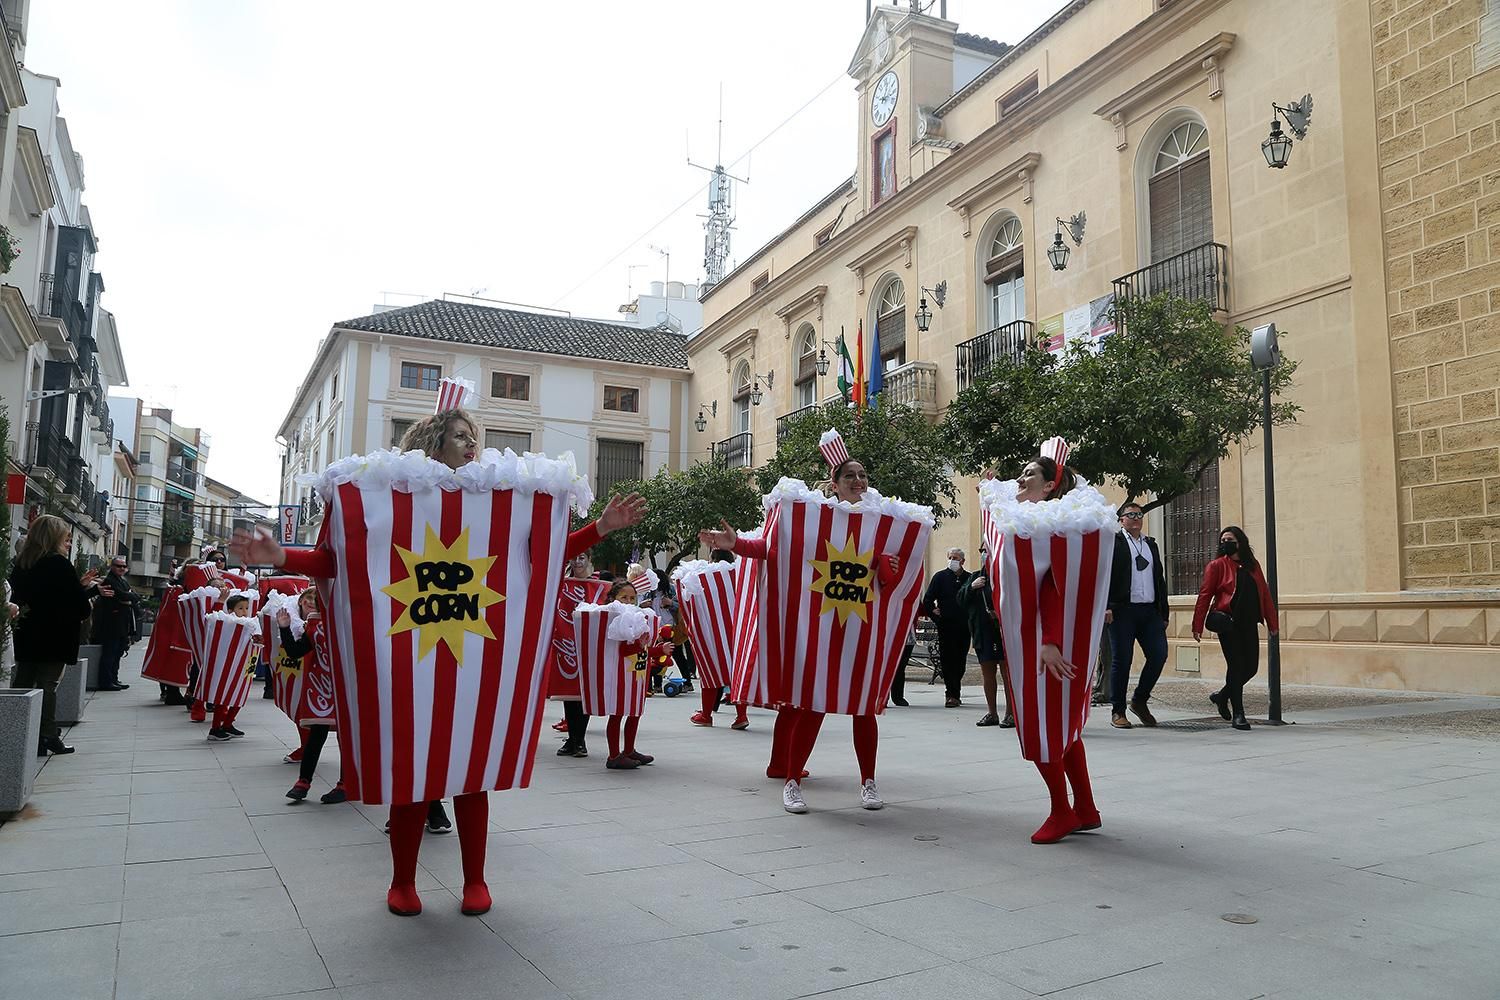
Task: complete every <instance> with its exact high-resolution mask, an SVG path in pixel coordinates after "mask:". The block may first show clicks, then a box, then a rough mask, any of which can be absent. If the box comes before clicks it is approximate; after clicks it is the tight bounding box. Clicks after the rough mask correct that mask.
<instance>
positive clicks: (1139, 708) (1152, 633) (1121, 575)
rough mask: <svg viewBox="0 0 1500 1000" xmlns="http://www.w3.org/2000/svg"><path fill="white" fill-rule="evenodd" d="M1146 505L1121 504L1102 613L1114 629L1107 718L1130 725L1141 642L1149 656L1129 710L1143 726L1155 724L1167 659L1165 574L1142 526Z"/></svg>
mask: <svg viewBox="0 0 1500 1000" xmlns="http://www.w3.org/2000/svg"><path fill="white" fill-rule="evenodd" d="M1144 522H1145V511H1144V510H1143V509H1142V507H1141V505H1140V504H1138V503H1127V504H1125V505H1124V506H1123V507H1121V508H1120V526H1121V527H1122V528H1124V529H1125V530H1124V531H1122V532H1120V533H1119V534H1118V535H1116V536H1115V557H1114V563H1113V564H1112V565H1111V567H1110V573H1109V609H1108V610H1107V611H1106V612H1105V613H1104V621H1105V624H1106V625H1108V626H1109V630H1110V647H1111V650H1112V652H1113V654H1114V659H1113V661H1112V662H1111V663H1110V667H1109V675H1110V676H1109V689H1110V714H1109V724H1110V725H1112V726H1114V727H1115V728H1116V729H1129V728H1130V719H1129V718H1127V717H1126V715H1125V693H1126V692H1127V691H1128V690H1129V688H1130V666H1131V662H1132V661H1133V660H1134V659H1135V646H1136V643H1140V646H1141V652H1142V653H1143V654H1145V657H1146V662H1145V663H1144V664H1143V665H1142V667H1141V679H1140V680H1139V681H1138V682H1137V683H1136V686H1135V697H1133V698H1131V699H1130V710H1131V711H1132V712H1134V713H1135V715H1136V718H1138V719H1140V720H1141V725H1143V726H1147V727H1150V726H1154V725H1156V717H1155V716H1154V715H1152V714H1151V707H1150V705H1149V704H1148V702H1150V700H1151V691H1152V689H1153V688H1154V687H1156V681H1157V678H1159V677H1160V676H1161V668H1162V666H1163V665H1164V664H1165V663H1166V662H1167V619H1168V617H1169V616H1170V612H1169V611H1168V608H1167V577H1166V574H1165V572H1164V571H1163V570H1162V562H1161V550H1160V549H1158V548H1157V546H1156V539H1154V538H1152V537H1151V536H1150V535H1147V534H1145V533H1143V532H1142V530H1141V529H1142V526H1143V525H1144Z"/></svg>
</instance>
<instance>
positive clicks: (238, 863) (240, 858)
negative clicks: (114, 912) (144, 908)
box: [124, 851, 276, 899]
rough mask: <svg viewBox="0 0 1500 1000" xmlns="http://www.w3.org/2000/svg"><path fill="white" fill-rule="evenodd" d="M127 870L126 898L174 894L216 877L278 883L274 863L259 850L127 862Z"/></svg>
mask: <svg viewBox="0 0 1500 1000" xmlns="http://www.w3.org/2000/svg"><path fill="white" fill-rule="evenodd" d="M124 872H125V898H126V899H140V898H145V897H148V896H159V895H171V894H173V893H176V892H180V891H182V890H183V888H184V887H189V886H194V885H198V884H200V883H203V882H205V881H206V880H212V879H213V878H214V877H216V876H226V877H227V876H233V878H225V879H224V881H225V882H226V883H228V884H231V885H236V886H241V885H262V884H271V883H270V882H266V881H265V879H267V878H269V879H271V880H272V881H273V882H274V880H275V877H276V870H275V869H274V868H272V867H271V862H270V861H268V860H267V859H266V856H265V855H264V854H262V853H260V852H258V851H257V852H255V853H253V854H232V855H226V856H223V857H217V858H190V859H188V860H186V861H151V862H145V863H142V864H133V865H126V866H125V867H124Z"/></svg>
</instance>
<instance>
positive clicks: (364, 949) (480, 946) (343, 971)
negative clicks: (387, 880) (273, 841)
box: [304, 886, 527, 995]
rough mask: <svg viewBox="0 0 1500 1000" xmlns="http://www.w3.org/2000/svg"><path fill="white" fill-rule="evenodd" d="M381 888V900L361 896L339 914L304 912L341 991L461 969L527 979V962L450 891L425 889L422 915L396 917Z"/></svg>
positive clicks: (480, 974) (477, 976)
mask: <svg viewBox="0 0 1500 1000" xmlns="http://www.w3.org/2000/svg"><path fill="white" fill-rule="evenodd" d="M381 889H382V891H381V893H380V894H379V898H378V904H377V902H376V899H374V898H372V899H371V900H370V901H369V904H368V905H367V904H366V903H365V902H364V900H363V899H360V900H358V901H357V902H358V905H348V906H346V907H345V908H344V910H343V912H340V913H336V914H334V913H330V914H321V915H318V916H316V917H315V918H314V917H310V916H304V923H305V926H306V933H307V934H309V935H311V938H312V942H313V943H314V944H315V945H316V947H317V954H319V955H321V956H322V960H323V962H324V963H326V966H327V970H328V975H329V976H331V977H332V979H333V984H334V985H336V986H338V987H339V988H340V989H341V990H342V989H343V988H344V987H346V986H352V985H356V984H360V983H380V982H390V981H406V982H410V981H411V980H412V979H413V978H414V977H420V976H421V974H422V973H423V972H424V971H426V970H429V969H431V970H435V971H451V970H453V969H455V968H462V969H464V970H466V971H467V972H469V974H470V975H472V976H473V977H474V978H475V979H476V980H478V981H485V980H487V979H488V978H489V977H490V976H492V975H495V976H499V977H503V976H506V975H518V976H521V977H524V975H525V972H524V969H525V968H526V967H527V963H526V960H525V959H523V958H521V956H520V955H518V954H516V952H515V950H514V949H512V948H511V947H510V945H508V944H507V943H506V942H505V941H504V940H503V939H502V938H501V937H500V936H499V935H497V934H496V933H495V932H494V931H492V930H491V929H490V928H489V927H488V926H487V925H486V924H485V923H484V921H482V920H478V919H475V918H474V917H466V916H464V915H462V914H461V913H459V912H458V899H457V898H455V897H454V896H453V895H452V894H450V893H448V892H445V891H442V890H433V891H431V892H427V893H423V894H422V913H421V914H420V915H419V916H415V917H398V916H396V915H395V914H392V913H390V912H389V911H388V910H386V908H385V894H384V891H383V890H384V886H381ZM325 985H326V983H325ZM492 995H500V994H492Z"/></svg>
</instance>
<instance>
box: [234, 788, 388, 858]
mask: <svg viewBox="0 0 1500 1000" xmlns="http://www.w3.org/2000/svg"><path fill="white" fill-rule="evenodd" d="M284 801H286V802H288V804H287V805H286V806H284V807H283V809H282V811H281V812H280V813H277V814H274V815H263V816H252V817H251V818H250V826H251V828H252V829H253V830H254V831H255V836H256V839H257V840H259V841H260V846H261V848H262V849H263V850H264V851H265V852H266V854H267V855H268V856H269V857H270V858H271V860H272V861H275V860H276V859H277V858H278V857H280V856H281V855H282V854H283V853H286V852H289V851H305V850H307V849H308V848H317V847H346V846H348V845H351V844H384V843H386V834H385V831H384V830H382V829H381V828H380V827H378V826H375V825H374V824H372V823H371V822H370V821H369V820H367V819H366V818H365V817H363V816H361V815H360V814H359V813H357V812H355V811H354V810H353V809H345V808H343V807H342V806H325V805H323V804H322V803H320V802H317V801H312V802H311V804H309V802H308V801H307V800H304V801H303V802H302V803H300V804H298V805H292V804H290V800H284Z"/></svg>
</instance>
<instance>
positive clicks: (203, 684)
mask: <svg viewBox="0 0 1500 1000" xmlns="http://www.w3.org/2000/svg"><path fill="white" fill-rule="evenodd" d="M259 637H260V624H259V623H258V622H257V621H256V620H255V619H254V618H241V617H239V616H238V615H232V614H230V613H229V612H227V611H214V612H212V613H210V614H208V615H205V616H204V618H203V631H202V633H201V637H200V639H199V645H198V650H197V653H198V670H199V674H198V691H199V696H200V697H201V698H202V700H203V701H206V702H208V703H209V704H211V705H213V706H215V707H216V708H218V709H221V710H222V709H235V708H243V707H244V705H245V702H246V701H248V700H249V697H250V685H251V682H252V681H254V680H255V647H256V643H257V640H258V639H259Z"/></svg>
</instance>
